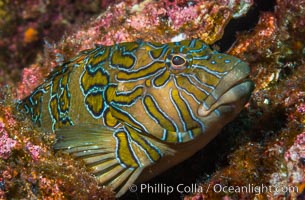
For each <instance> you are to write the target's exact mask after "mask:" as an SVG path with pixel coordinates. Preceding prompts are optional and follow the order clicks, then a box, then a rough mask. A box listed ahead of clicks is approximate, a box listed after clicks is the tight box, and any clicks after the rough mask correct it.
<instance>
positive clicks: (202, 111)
mask: <svg viewBox="0 0 305 200" xmlns="http://www.w3.org/2000/svg"><path fill="white" fill-rule="evenodd" d="M249 74H250V68H249V66H248V65H247V64H246V63H245V62H242V61H240V62H239V63H237V64H236V65H235V67H234V68H233V69H232V70H231V71H230V72H229V73H228V74H227V75H226V76H225V77H224V78H223V79H222V80H221V81H220V83H219V84H218V85H217V87H216V88H215V90H214V91H213V92H212V93H211V94H210V95H209V96H208V97H207V98H206V99H205V101H204V102H203V103H202V104H201V105H200V106H199V108H198V115H199V116H200V117H205V116H208V115H209V114H210V113H211V112H213V111H214V110H216V109H218V108H219V109H220V110H226V111H228V112H229V111H230V112H233V111H234V110H235V111H236V112H239V110H240V109H241V108H242V107H243V106H244V105H245V104H246V102H247V101H248V100H249V98H250V95H251V92H252V91H253V89H254V83H253V82H252V81H251V80H249V79H248V76H249ZM237 108H240V109H237ZM219 109H218V110H219Z"/></svg>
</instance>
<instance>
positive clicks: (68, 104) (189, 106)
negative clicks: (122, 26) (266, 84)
mask: <svg viewBox="0 0 305 200" xmlns="http://www.w3.org/2000/svg"><path fill="white" fill-rule="evenodd" d="M248 75H249V67H248V66H247V64H246V63H244V62H242V61H241V60H239V59H238V58H235V57H232V56H229V55H226V54H221V53H218V52H216V51H213V50H211V49H210V48H209V47H208V46H207V45H206V44H204V43H203V42H202V41H201V40H197V39H192V40H184V41H180V42H174V43H166V44H160V43H155V42H144V41H135V42H127V43H121V44H115V45H113V46H102V45H99V46H97V47H96V48H94V49H90V50H85V51H82V52H80V53H79V54H78V55H77V56H76V57H74V58H72V59H70V60H69V61H68V62H66V63H64V64H63V65H61V66H58V67H56V68H55V69H54V70H53V71H52V72H51V73H50V75H49V76H48V78H47V79H46V80H45V82H44V83H42V84H41V85H40V86H38V87H37V88H36V89H35V90H34V92H33V93H32V94H30V95H29V96H28V97H27V98H25V99H23V100H22V101H20V102H19V103H18V105H17V109H18V110H19V111H21V112H24V113H27V114H28V115H29V116H30V117H31V118H32V121H33V122H34V123H36V124H37V125H38V126H41V127H43V128H44V129H46V130H52V131H55V133H56V135H57V138H58V140H57V142H56V144H55V145H54V148H55V149H56V150H63V151H67V152H68V153H70V154H71V155H73V156H74V157H76V158H80V159H83V160H84V161H85V162H86V163H87V166H88V168H90V169H91V170H92V171H93V173H94V174H95V176H96V178H97V179H98V181H99V182H100V184H103V185H108V186H111V187H112V188H113V189H114V190H116V191H117V196H121V195H123V194H124V193H125V192H126V191H127V190H128V187H129V186H130V185H131V184H132V183H134V182H141V181H145V180H148V179H150V178H152V177H153V176H156V175H157V174H159V173H161V172H163V171H164V170H166V169H168V168H169V167H171V166H173V165H176V164H177V163H179V162H181V161H183V160H185V159H186V158H188V157H190V156H191V155H193V154H194V153H195V152H197V151H198V150H199V149H201V148H202V147H204V146H205V145H206V144H207V143H208V142H209V141H210V140H211V139H212V138H213V137H215V135H216V134H217V133H218V132H219V131H220V129H221V128H222V127H223V126H224V125H225V124H226V123H228V122H229V121H231V120H233V119H234V117H235V116H236V115H237V114H238V113H239V112H240V110H241V109H242V108H243V106H244V104H245V103H246V102H247V100H248V99H249V96H250V94H251V92H252V90H253V83H252V82H251V81H250V80H248V79H247V76H248Z"/></svg>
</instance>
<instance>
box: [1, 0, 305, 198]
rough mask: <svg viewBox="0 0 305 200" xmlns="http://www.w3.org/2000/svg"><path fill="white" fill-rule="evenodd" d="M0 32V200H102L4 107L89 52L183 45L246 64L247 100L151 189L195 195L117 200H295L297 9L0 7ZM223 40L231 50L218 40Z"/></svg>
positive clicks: (106, 4) (223, 1)
mask: <svg viewBox="0 0 305 200" xmlns="http://www.w3.org/2000/svg"><path fill="white" fill-rule="evenodd" d="M51 2H52V3H51ZM262 8H263V9H262ZM260 9H261V10H260ZM253 16H254V17H253ZM239 20H244V21H245V24H252V26H249V27H248V26H246V27H248V28H247V29H245V28H244V27H242V26H243V25H242V24H238V23H241V21H239ZM234 23H235V26H233V25H232V24H234ZM236 24H237V25H236ZM0 30H1V31H0V36H1V37H0V52H1V53H0V75H1V76H0V85H1V88H2V90H1V94H0V97H1V101H0V110H1V112H0V158H1V159H0V198H2V199H12V198H15V199H20V198H26V199H31V198H33V199H35V198H38V199H71V198H77V199H111V198H112V199H113V198H114V195H113V193H112V192H111V191H110V190H109V189H107V188H103V187H101V186H98V185H97V183H96V181H95V180H94V178H93V177H92V176H91V175H90V172H88V171H86V169H85V167H84V164H83V163H82V162H81V161H76V160H74V159H73V158H71V157H70V156H69V155H65V154H63V153H60V152H59V153H54V151H53V150H52V145H53V143H54V137H55V136H54V134H53V133H45V132H44V131H43V130H40V129H38V128H37V127H35V126H34V125H33V124H32V123H31V122H30V121H29V120H28V119H26V118H25V117H24V116H22V115H21V114H19V113H17V112H15V109H14V103H15V101H16V100H17V99H21V98H23V97H25V96H27V95H28V94H30V93H31V91H32V90H33V89H34V88H35V87H36V86H37V85H39V84H40V83H41V82H42V81H43V80H44V79H45V77H46V76H47V75H48V73H49V72H50V71H52V69H54V68H55V67H56V66H57V65H58V64H60V63H62V62H64V61H65V60H67V59H69V58H70V57H71V56H73V55H75V54H76V53H77V52H79V51H81V50H84V49H87V48H92V47H94V46H95V44H103V45H111V44H114V43H119V42H125V41H134V40H138V39H144V40H146V41H156V42H170V41H178V40H181V39H188V38H200V39H202V40H203V41H205V42H206V43H207V44H210V45H212V47H213V48H215V49H223V48H222V45H225V46H230V48H229V49H228V50H227V51H226V53H228V54H231V55H234V56H237V57H239V58H241V59H242V60H245V61H247V62H248V63H249V65H250V67H251V76H250V78H251V79H252V80H253V81H254V82H255V84H256V88H255V91H254V92H253V95H252V97H251V99H250V102H249V103H248V104H247V105H246V107H245V109H244V110H243V111H242V113H241V114H240V116H239V117H238V118H237V119H236V120H234V121H233V122H232V123H230V124H229V125H227V126H226V127H225V128H224V129H223V131H222V133H221V134H220V135H219V136H218V137H217V138H216V139H215V140H214V141H212V142H211V144H209V145H208V146H207V147H206V148H205V149H203V150H202V151H200V152H198V153H197V154H196V155H194V157H192V158H190V159H189V160H187V161H186V162H184V163H182V164H181V165H179V166H177V167H175V168H173V169H172V170H170V172H166V173H164V174H163V175H161V176H160V177H158V178H156V179H154V180H152V182H151V184H157V183H162V184H166V185H172V186H173V187H176V186H177V185H178V184H180V183H184V184H189V185H190V184H192V183H194V184H195V183H196V185H197V187H198V188H201V189H202V190H201V191H185V192H183V193H179V192H178V191H175V192H173V193H172V194H170V196H167V195H166V194H164V193H161V194H141V193H140V192H138V193H128V194H126V195H125V197H123V198H124V199H130V198H136V197H138V198H141V199H151V197H155V198H160V199H161V198H162V199H165V198H170V199H173V198H179V197H183V198H184V199H192V200H199V199H202V200H203V199H227V200H229V199H304V198H305V195H304V194H305V190H304V188H305V130H304V123H305V115H304V113H305V101H304V98H305V76H304V74H305V1H304V0H276V1H272V0H265V1H262V0H235V1H227V0H217V1H208V0H201V1H199V0H193V1H190V0H159V1H154V0H145V1H140V0H128V1H107V0H105V1H87V0H82V1H77V3H76V2H75V1H69V0H64V1H62V0H61V1H57V0H54V1H40V0H26V1H18V0H14V1H8V0H2V1H0ZM230 32H233V33H234V38H235V37H236V38H235V39H234V41H233V42H228V41H226V40H225V38H228V36H227V35H228V34H229V33H230ZM230 37H231V36H230ZM185 169H188V170H185ZM177 173H179V174H181V177H177V175H176V174H177ZM207 174H208V175H207ZM220 186H222V187H224V186H226V188H229V187H230V188H231V189H232V190H230V191H229V190H228V189H226V190H223V191H218V190H217V189H219V187H220ZM242 186H248V188H250V189H252V190H251V191H239V190H238V189H240V188H242ZM256 186H257V188H258V189H254V188H255V187H256ZM264 186H266V188H268V189H264V188H265V187H264ZM270 188H271V189H270ZM213 189H214V190H213ZM215 190H217V192H215Z"/></svg>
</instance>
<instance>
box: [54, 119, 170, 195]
mask: <svg viewBox="0 0 305 200" xmlns="http://www.w3.org/2000/svg"><path fill="white" fill-rule="evenodd" d="M56 134H57V138H58V141H57V143H56V144H55V146H54V148H55V149H56V150H64V151H66V152H68V153H70V154H71V155H72V156H74V157H76V158H81V159H83V160H84V161H85V162H86V165H87V166H88V168H89V169H91V170H92V172H93V174H94V175H95V176H96V178H97V179H98V181H99V183H100V184H102V185H107V186H110V187H111V188H113V189H114V190H115V191H117V195H116V196H117V197H119V196H121V195H123V194H124V193H125V192H126V191H127V190H128V188H129V186H130V185H131V184H132V183H134V182H135V180H136V179H137V178H138V177H139V176H140V174H141V172H142V170H143V169H144V168H145V167H147V166H149V165H151V164H154V163H156V162H157V161H158V160H159V159H161V158H162V157H163V156H164V155H165V154H172V153H174V152H173V150H171V149H170V148H168V147H167V146H166V145H165V144H162V143H160V142H158V141H156V140H154V139H152V138H149V137H147V136H145V135H143V134H142V133H140V132H139V131H137V130H135V129H133V128H131V127H128V126H126V127H121V128H118V129H111V128H108V127H103V126H97V125H87V124H86V125H78V126H69V127H65V128H62V129H59V130H57V131H56Z"/></svg>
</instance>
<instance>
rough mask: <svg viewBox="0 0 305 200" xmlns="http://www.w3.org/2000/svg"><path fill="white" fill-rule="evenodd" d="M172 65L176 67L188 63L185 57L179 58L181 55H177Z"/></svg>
mask: <svg viewBox="0 0 305 200" xmlns="http://www.w3.org/2000/svg"><path fill="white" fill-rule="evenodd" d="M172 63H173V64H174V65H184V64H185V63H186V60H185V59H184V58H183V57H181V56H179V55H175V56H173V58H172Z"/></svg>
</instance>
